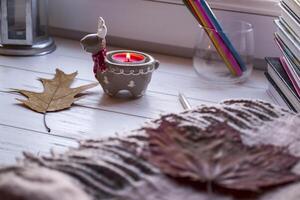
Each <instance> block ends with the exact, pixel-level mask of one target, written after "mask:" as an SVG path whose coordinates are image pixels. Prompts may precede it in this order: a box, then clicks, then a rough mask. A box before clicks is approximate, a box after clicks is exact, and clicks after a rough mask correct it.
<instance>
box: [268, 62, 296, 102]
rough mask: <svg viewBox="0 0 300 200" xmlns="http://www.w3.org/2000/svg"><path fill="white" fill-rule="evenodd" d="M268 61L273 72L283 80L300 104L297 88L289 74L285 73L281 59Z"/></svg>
mask: <svg viewBox="0 0 300 200" xmlns="http://www.w3.org/2000/svg"><path fill="white" fill-rule="evenodd" d="M266 61H267V63H268V64H269V65H270V66H271V67H272V68H273V70H274V71H275V72H276V74H277V76H278V77H279V78H280V79H281V81H282V82H283V83H284V84H285V85H286V86H287V88H288V89H289V90H290V92H291V94H292V95H293V96H294V97H295V98H296V99H297V100H298V102H300V99H299V97H298V95H297V93H296V91H295V88H294V86H293V84H292V82H291V80H290V79H289V77H288V75H287V73H286V72H285V70H284V68H283V66H282V65H281V62H280V60H279V58H276V57H266Z"/></svg>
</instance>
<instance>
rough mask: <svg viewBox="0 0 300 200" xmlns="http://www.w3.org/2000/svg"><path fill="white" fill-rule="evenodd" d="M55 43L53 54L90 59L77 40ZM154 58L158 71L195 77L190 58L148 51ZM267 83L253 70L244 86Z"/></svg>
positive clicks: (257, 85)
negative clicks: (158, 64) (157, 63)
mask: <svg viewBox="0 0 300 200" xmlns="http://www.w3.org/2000/svg"><path fill="white" fill-rule="evenodd" d="M55 40H56V44H57V50H56V51H55V52H54V53H53V54H55V55H60V56H67V57H73V58H80V59H84V60H87V61H91V56H90V54H88V53H86V52H84V51H83V50H82V49H81V46H80V44H79V41H75V40H67V39H62V38H55ZM110 49H120V48H118V47H109V50H110ZM150 54H151V55H152V56H154V57H155V58H156V59H158V60H159V61H160V62H161V66H160V68H159V70H158V72H165V73H171V74H178V75H183V76H191V77H197V75H196V73H195V71H194V69H193V67H192V66H193V63H192V59H187V58H181V57H174V56H168V55H162V54H156V53H150ZM265 84H267V80H266V78H265V77H264V75H263V72H262V71H259V70H254V71H253V74H252V75H251V77H250V78H249V80H248V81H247V82H246V83H244V84H243V85H244V86H245V87H258V88H263V85H265Z"/></svg>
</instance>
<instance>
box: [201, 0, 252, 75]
mask: <svg viewBox="0 0 300 200" xmlns="http://www.w3.org/2000/svg"><path fill="white" fill-rule="evenodd" d="M198 1H199V2H200V4H201V6H202V7H203V8H204V10H205V13H206V14H207V15H208V17H209V19H210V20H211V22H212V24H213V25H214V27H215V29H216V30H217V31H218V33H219V34H220V35H221V38H222V39H223V41H224V43H225V44H226V46H227V47H228V48H229V49H230V51H231V53H232V54H233V56H234V58H235V59H236V60H237V62H238V63H239V66H240V67H241V68H242V70H243V71H246V70H247V68H246V65H245V62H244V61H243V59H242V58H241V56H240V54H239V53H238V52H237V51H236V49H235V48H234V46H233V45H232V43H231V41H230V40H229V38H228V37H227V35H226V33H225V32H224V31H223V28H222V26H221V25H220V23H219V21H218V19H217V17H216V16H215V14H214V13H213V11H212V10H211V8H210V6H209V5H208V4H207V2H206V1H205V0H198Z"/></svg>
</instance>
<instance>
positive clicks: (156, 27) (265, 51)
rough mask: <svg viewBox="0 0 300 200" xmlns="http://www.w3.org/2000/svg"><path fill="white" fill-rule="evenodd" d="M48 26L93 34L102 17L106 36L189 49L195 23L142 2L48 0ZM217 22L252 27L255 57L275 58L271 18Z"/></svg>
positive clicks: (177, 11) (233, 15)
mask: <svg viewBox="0 0 300 200" xmlns="http://www.w3.org/2000/svg"><path fill="white" fill-rule="evenodd" d="M49 8H50V25H51V26H52V27H56V28H63V29H71V30H77V31H85V32H95V31H96V27H97V25H96V24H97V18H98V16H103V17H104V18H105V20H106V23H107V25H108V28H109V32H108V33H109V35H112V36H117V37H122V38H129V39H135V40H143V41H148V42H155V43H162V44H167V45H173V46H174V45H175V46H180V47H187V48H192V47H193V45H194V42H195V39H196V37H197V34H196V33H197V23H196V21H195V20H194V19H193V17H192V16H191V14H190V13H189V12H188V10H187V9H186V8H185V7H184V6H181V5H171V4H165V3H155V2H149V1H142V0H50V1H49ZM215 13H216V15H217V16H218V18H220V19H224V18H225V19H241V20H245V21H248V22H250V23H252V24H253V26H254V30H255V46H256V50H255V56H256V57H257V58H263V57H265V56H278V55H279V51H278V50H277V48H276V46H275V43H274V40H273V32H274V31H275V26H274V23H273V19H274V17H271V16H262V15H253V14H245V13H237V12H229V11H221V10H216V11H215Z"/></svg>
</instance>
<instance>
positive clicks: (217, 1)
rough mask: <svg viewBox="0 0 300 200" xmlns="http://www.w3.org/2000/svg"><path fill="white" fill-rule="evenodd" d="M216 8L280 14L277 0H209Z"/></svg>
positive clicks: (273, 14)
mask: <svg viewBox="0 0 300 200" xmlns="http://www.w3.org/2000/svg"><path fill="white" fill-rule="evenodd" d="M209 2H210V4H211V6H212V7H213V8H215V9H221V10H229V11H234V12H243V13H250V14H258V15H268V16H279V14H280V9H279V5H278V2H279V1H277V0H244V1H242V0H226V2H225V1H223V0H209Z"/></svg>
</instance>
